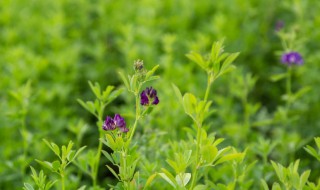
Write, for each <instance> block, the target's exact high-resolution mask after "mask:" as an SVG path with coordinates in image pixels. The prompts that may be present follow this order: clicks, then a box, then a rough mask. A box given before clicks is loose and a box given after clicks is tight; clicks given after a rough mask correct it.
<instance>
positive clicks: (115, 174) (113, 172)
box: [106, 165, 120, 181]
mask: <svg viewBox="0 0 320 190" xmlns="http://www.w3.org/2000/svg"><path fill="white" fill-rule="evenodd" d="M106 166H107V168H108V169H109V170H110V172H111V173H112V174H113V175H114V176H115V177H116V178H117V179H118V180H119V181H120V178H119V176H118V174H117V173H116V172H115V171H114V170H113V169H112V168H111V167H109V166H108V165H106Z"/></svg>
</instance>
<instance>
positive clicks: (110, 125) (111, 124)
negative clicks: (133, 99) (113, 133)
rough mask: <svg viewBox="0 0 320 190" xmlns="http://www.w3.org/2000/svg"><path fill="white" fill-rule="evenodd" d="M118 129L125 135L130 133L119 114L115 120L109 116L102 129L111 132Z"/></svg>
mask: <svg viewBox="0 0 320 190" xmlns="http://www.w3.org/2000/svg"><path fill="white" fill-rule="evenodd" d="M116 127H118V128H119V129H120V131H122V132H124V133H126V132H128V131H129V129H128V128H126V122H125V121H124V119H123V117H121V116H120V115H119V114H116V115H115V116H114V118H113V119H112V118H111V117H110V116H107V118H106V120H105V121H104V123H103V126H102V129H103V130H106V131H109V130H114V129H116Z"/></svg>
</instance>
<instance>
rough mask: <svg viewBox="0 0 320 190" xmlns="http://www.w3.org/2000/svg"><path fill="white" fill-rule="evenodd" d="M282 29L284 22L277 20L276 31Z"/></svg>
mask: <svg viewBox="0 0 320 190" xmlns="http://www.w3.org/2000/svg"><path fill="white" fill-rule="evenodd" d="M283 27H284V22H283V21H282V20H278V21H277V22H276V26H275V29H276V31H277V32H278V31H280V30H281V29H282V28H283Z"/></svg>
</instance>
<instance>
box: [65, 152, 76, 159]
mask: <svg viewBox="0 0 320 190" xmlns="http://www.w3.org/2000/svg"><path fill="white" fill-rule="evenodd" d="M75 154H76V152H75V151H74V150H71V151H70V152H69V153H68V155H67V159H68V161H72V160H73V158H74V155H75Z"/></svg>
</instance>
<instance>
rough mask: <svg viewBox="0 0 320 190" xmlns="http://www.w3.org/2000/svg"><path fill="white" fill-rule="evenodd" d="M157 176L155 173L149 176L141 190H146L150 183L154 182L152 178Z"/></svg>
mask: <svg viewBox="0 0 320 190" xmlns="http://www.w3.org/2000/svg"><path fill="white" fill-rule="evenodd" d="M156 176H157V174H156V173H154V174H152V175H151V176H149V177H148V179H147V182H146V184H145V185H144V188H143V189H146V188H147V187H149V186H150V184H151V182H152V181H153V180H154V178H155V177H156Z"/></svg>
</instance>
